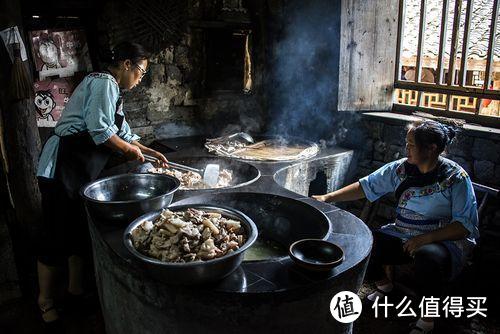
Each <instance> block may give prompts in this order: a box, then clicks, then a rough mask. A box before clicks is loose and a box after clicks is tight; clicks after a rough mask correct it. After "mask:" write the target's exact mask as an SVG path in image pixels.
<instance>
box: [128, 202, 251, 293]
mask: <svg viewBox="0 0 500 334" xmlns="http://www.w3.org/2000/svg"><path fill="white" fill-rule="evenodd" d="M188 208H191V209H196V210H203V211H206V212H211V213H219V214H221V215H222V216H223V217H225V218H228V219H233V220H235V221H239V222H240V223H241V227H242V228H243V229H244V231H245V237H246V241H245V242H244V243H243V244H242V245H241V247H239V248H238V249H236V250H234V251H231V252H228V253H226V254H225V255H223V256H222V257H218V258H213V259H208V260H205V261H202V260H197V261H191V262H184V263H179V262H165V261H161V260H159V259H156V258H153V257H150V256H146V255H144V254H142V253H141V252H139V251H138V250H137V249H136V248H135V246H134V240H133V235H134V231H135V230H136V229H138V228H141V226H143V224H144V223H145V222H147V221H150V222H153V221H155V220H157V219H158V217H159V216H160V214H161V211H155V212H150V213H147V214H145V215H143V216H141V217H139V218H137V219H136V220H135V221H133V222H132V223H131V224H130V225H129V226H128V227H127V229H126V230H125V232H124V235H123V241H124V244H125V247H126V248H127V250H128V251H129V252H130V253H131V254H132V256H133V258H134V259H135V261H136V262H137V264H138V265H140V266H142V267H144V268H145V269H146V271H147V272H148V273H149V274H150V275H151V276H153V277H155V278H156V279H159V280H161V281H163V282H166V283H170V284H181V285H188V284H201V283H208V282H213V281H216V280H219V279H221V278H223V277H226V276H227V275H229V274H230V273H232V272H233V271H234V270H236V269H237V268H238V266H239V265H240V264H241V262H242V261H243V256H244V253H245V251H246V250H247V249H248V248H249V247H251V246H252V244H253V243H254V242H255V240H256V239H257V235H258V232H257V227H256V226H255V224H254V222H253V221H252V220H251V219H250V218H249V217H248V216H246V215H245V214H243V213H241V212H240V211H237V210H235V209H232V208H229V207H225V206H210V205H205V204H198V205H174V206H171V207H169V210H170V211H172V212H178V211H186V210H187V209H188Z"/></svg>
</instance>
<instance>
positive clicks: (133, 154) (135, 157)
mask: <svg viewBox="0 0 500 334" xmlns="http://www.w3.org/2000/svg"><path fill="white" fill-rule="evenodd" d="M124 155H125V158H127V160H131V161H140V162H144V161H145V160H144V156H143V155H142V152H141V149H140V148H139V147H137V146H135V145H130V144H129V145H128V148H127V150H126V151H125V152H124Z"/></svg>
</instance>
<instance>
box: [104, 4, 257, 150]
mask: <svg viewBox="0 0 500 334" xmlns="http://www.w3.org/2000/svg"><path fill="white" fill-rule="evenodd" d="M186 3H187V6H186V10H187V17H186V19H187V20H189V22H190V23H186V22H187V20H186V22H184V26H183V31H182V34H181V35H180V36H179V38H178V39H177V41H175V43H172V44H171V45H168V46H167V47H165V48H164V49H161V50H159V51H158V50H155V51H154V52H153V56H152V59H151V61H150V70H149V73H148V74H147V75H146V76H145V77H144V79H143V81H142V82H141V84H140V85H139V86H137V87H136V88H134V89H133V90H131V91H128V92H124V93H123V97H124V110H125V112H126V117H127V121H128V122H129V124H130V126H131V128H132V130H133V131H134V132H135V133H137V134H138V135H140V136H142V138H143V142H144V143H146V144H148V143H150V142H151V141H153V140H155V139H163V138H170V137H177V136H190V135H200V134H206V135H220V134H223V133H225V132H229V131H241V130H246V131H251V132H252V131H253V132H259V131H260V130H261V129H262V125H263V107H262V106H263V102H262V99H263V96H262V95H263V94H261V92H262V85H263V84H262V77H263V73H264V69H263V68H264V66H265V63H264V62H262V61H258V60H261V59H262V58H263V54H262V53H263V48H262V46H261V45H260V44H259V43H258V42H255V43H253V44H252V49H251V53H252V60H253V61H254V64H253V67H252V79H253V80H252V81H253V85H252V91H251V92H250V93H249V94H244V93H243V90H242V91H241V92H236V91H232V92H224V93H220V92H216V93H209V92H204V90H203V87H202V86H203V82H204V80H205V77H204V73H203V69H206V67H207V66H210V65H211V64H210V63H207V61H208V60H207V59H206V54H205V49H206V38H207V33H206V31H207V30H206V29H205V28H203V27H200V24H201V25H203V24H206V22H208V21H209V20H213V21H215V20H218V21H217V24H219V25H221V27H225V26H224V25H225V24H227V22H229V21H231V20H232V19H234V20H240V21H242V20H243V19H242V17H241V16H242V15H244V17H250V16H251V15H254V13H252V12H251V11H252V10H254V11H255V10H256V9H252V7H251V6H250V8H249V9H247V10H246V12H244V13H243V14H242V12H241V11H231V10H227V11H225V12H224V15H225V16H224V18H219V17H214V15H216V14H213V13H219V12H220V8H217V6H218V4H219V3H220V2H218V1H215V0H211V1H205V2H204V3H203V4H201V3H200V1H196V0H193V1H188V2H186ZM121 7H122V6H119V4H118V3H114V2H113V1H111V2H110V3H109V5H108V6H107V7H106V8H105V11H104V13H103V14H102V15H101V17H100V19H99V23H98V25H99V28H98V30H99V35H101V36H102V37H101V38H100V40H99V44H100V45H99V48H102V49H106V48H109V47H110V46H112V45H115V44H116V43H118V42H119V41H121V40H123V39H124V36H123V35H120V36H117V35H116V34H114V31H119V30H120V29H121V28H123V27H122V25H127V24H128V20H127V17H128V16H129V15H133V14H131V13H130V11H127V10H126V8H125V9H120V8H121ZM120 10H121V11H120ZM117 11H118V12H117ZM231 15H234V17H232V16H231ZM117 16H118V18H119V19H116V17H117ZM192 22H196V23H192ZM204 22H205V23H204ZM255 23H258V22H255ZM251 27H252V28H253V29H252V36H259V31H258V29H257V28H258V24H254V25H252V26H251ZM226 28H227V27H226ZM226 28H221V29H226ZM227 29H230V28H227ZM132 40H133V39H132ZM139 42H140V41H139ZM101 65H102V64H101ZM242 72H243V71H242Z"/></svg>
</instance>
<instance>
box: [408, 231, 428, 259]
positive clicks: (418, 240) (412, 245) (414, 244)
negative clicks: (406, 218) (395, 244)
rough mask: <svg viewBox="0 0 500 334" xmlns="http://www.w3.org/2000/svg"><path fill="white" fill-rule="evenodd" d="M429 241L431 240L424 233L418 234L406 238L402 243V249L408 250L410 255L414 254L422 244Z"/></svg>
mask: <svg viewBox="0 0 500 334" xmlns="http://www.w3.org/2000/svg"><path fill="white" fill-rule="evenodd" d="M429 243H431V240H429V238H428V236H427V235H425V234H420V235H417V236H414V237H413V238H410V239H408V240H407V241H406V242H405V243H404V244H403V250H404V251H406V252H408V254H410V256H414V255H415V252H416V251H417V250H418V249H419V248H420V247H422V246H424V245H427V244H429Z"/></svg>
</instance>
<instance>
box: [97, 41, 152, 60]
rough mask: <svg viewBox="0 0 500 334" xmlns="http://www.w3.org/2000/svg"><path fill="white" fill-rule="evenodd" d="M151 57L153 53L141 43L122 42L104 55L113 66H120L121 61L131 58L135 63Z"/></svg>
mask: <svg viewBox="0 0 500 334" xmlns="http://www.w3.org/2000/svg"><path fill="white" fill-rule="evenodd" d="M149 57H151V53H150V52H149V51H147V50H146V49H145V48H144V47H143V46H142V45H141V44H139V43H133V42H121V43H118V44H117V45H116V46H115V47H114V48H113V50H111V51H109V52H108V54H106V55H105V56H104V61H105V62H106V63H108V64H109V65H111V66H118V64H119V63H120V62H121V61H124V60H127V59H130V61H131V62H132V63H133V64H137V63H138V62H139V61H141V60H144V59H149Z"/></svg>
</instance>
